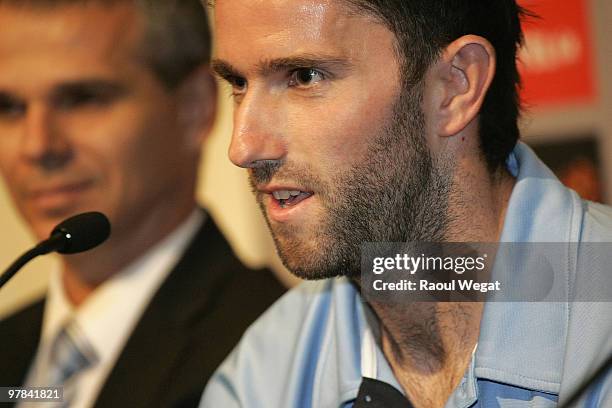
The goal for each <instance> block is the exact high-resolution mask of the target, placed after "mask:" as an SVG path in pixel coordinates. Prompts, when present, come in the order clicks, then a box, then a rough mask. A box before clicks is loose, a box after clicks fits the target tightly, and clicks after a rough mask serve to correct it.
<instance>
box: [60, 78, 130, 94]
mask: <svg viewBox="0 0 612 408" xmlns="http://www.w3.org/2000/svg"><path fill="white" fill-rule="evenodd" d="M82 91H88V92H95V93H103V94H106V95H112V94H122V93H125V92H127V86H126V85H125V84H123V83H121V82H120V81H114V80H106V79H80V80H75V81H68V82H64V83H62V84H60V85H58V86H57V87H56V88H55V89H54V90H53V93H54V94H65V93H73V92H82Z"/></svg>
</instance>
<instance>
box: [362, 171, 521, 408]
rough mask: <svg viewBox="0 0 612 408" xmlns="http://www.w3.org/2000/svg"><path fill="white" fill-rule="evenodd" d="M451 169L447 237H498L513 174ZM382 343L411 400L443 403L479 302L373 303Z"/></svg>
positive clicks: (474, 336)
mask: <svg viewBox="0 0 612 408" xmlns="http://www.w3.org/2000/svg"><path fill="white" fill-rule="evenodd" d="M461 167H462V166H461V165H459V168H460V170H459V171H457V172H456V173H455V177H456V179H455V183H454V184H455V185H454V189H453V192H452V193H451V197H450V198H449V208H448V214H449V219H451V220H453V224H450V225H448V229H447V234H446V235H445V238H444V239H445V241H448V242H484V243H486V242H497V241H498V240H499V237H500V236H501V232H502V229H503V223H504V218H505V213H506V209H507V205H508V201H509V198H510V194H511V192H512V189H513V186H514V179H513V178H512V177H511V176H510V175H509V174H508V173H507V172H505V171H499V172H498V173H496V174H495V175H493V176H491V175H489V174H488V173H487V172H486V170H485V169H484V167H483V166H478V167H472V166H471V164H468V165H467V166H465V168H463V169H461ZM370 305H371V307H372V309H373V310H374V312H375V313H376V315H377V316H378V319H379V321H380V325H381V344H382V349H383V352H384V354H385V356H386V357H387V359H388V361H389V363H390V365H391V368H392V369H393V372H394V374H395V377H396V378H397V379H398V381H399V383H400V384H401V386H402V388H403V389H404V391H405V392H406V394H407V395H408V397H409V398H410V400H411V402H412V403H413V405H414V406H415V407H417V408H419V407H428V408H429V407H443V406H444V405H445V403H446V401H447V400H448V398H449V397H450V395H451V394H452V392H453V390H454V389H455V388H456V387H457V385H458V384H459V382H460V381H461V378H462V377H463V375H464V373H465V371H466V369H467V367H468V365H469V363H470V360H471V357H472V352H473V350H474V348H475V346H476V344H477V342H478V335H479V331H480V320H481V317H482V311H483V303H476V302H473V303H467V302H461V303H460V302H440V303H435V302H430V303H426V302H423V303H411V304H410V303H408V304H401V303H384V302H383V303H371V304H370Z"/></svg>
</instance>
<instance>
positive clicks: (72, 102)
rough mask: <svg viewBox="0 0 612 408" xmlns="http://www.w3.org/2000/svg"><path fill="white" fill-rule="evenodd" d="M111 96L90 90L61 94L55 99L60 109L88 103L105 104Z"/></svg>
mask: <svg viewBox="0 0 612 408" xmlns="http://www.w3.org/2000/svg"><path fill="white" fill-rule="evenodd" d="M111 99H112V98H111V97H108V96H107V95H100V94H95V93H90V92H75V93H71V94H68V95H62V96H60V97H58V98H57V99H56V101H55V102H56V103H55V104H56V106H57V107H58V108H62V109H70V108H77V107H79V106H88V105H106V104H108V103H109V102H110V100H111Z"/></svg>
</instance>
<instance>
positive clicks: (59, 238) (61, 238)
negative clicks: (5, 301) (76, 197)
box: [0, 232, 70, 288]
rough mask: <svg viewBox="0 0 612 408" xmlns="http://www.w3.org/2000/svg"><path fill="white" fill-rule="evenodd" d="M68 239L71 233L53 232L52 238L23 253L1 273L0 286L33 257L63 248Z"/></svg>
mask: <svg viewBox="0 0 612 408" xmlns="http://www.w3.org/2000/svg"><path fill="white" fill-rule="evenodd" d="M66 239H70V234H68V233H63V232H58V233H56V234H53V235H52V236H51V238H49V239H46V240H45V241H43V242H41V243H39V244H38V245H36V246H35V247H34V248H32V249H30V250H29V251H27V252H26V253H24V254H23V255H21V256H20V257H19V258H17V260H16V261H15V262H13V263H12V264H11V265H10V266H9V267H8V268H7V269H6V271H4V273H2V275H0V288H2V287H3V286H4V285H5V284H6V283H7V282H8V281H9V280H10V279H11V278H12V277H13V276H14V275H15V274H16V273H17V272H19V270H20V269H21V268H22V267H23V266H24V265H25V264H26V263H28V262H30V261H31V260H32V259H34V258H36V257H37V256H40V255H46V254H48V253H49V252H53V251H55V250H56V249H58V248H61V247H62V246H63V245H64V243H65V240H66Z"/></svg>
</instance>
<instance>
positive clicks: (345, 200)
mask: <svg viewBox="0 0 612 408" xmlns="http://www.w3.org/2000/svg"><path fill="white" fill-rule="evenodd" d="M420 107H421V89H420V86H417V87H414V88H412V89H411V90H410V91H405V92H404V93H403V94H402V95H401V96H400V97H399V98H398V100H397V101H396V102H395V104H394V106H393V108H392V114H391V115H390V118H389V119H387V121H386V124H385V125H383V126H382V129H381V131H380V133H379V134H378V135H376V136H375V137H374V140H373V142H372V144H371V145H370V147H369V148H368V150H367V153H366V156H365V160H363V161H362V162H360V163H358V164H357V165H356V166H354V167H353V168H351V169H349V170H348V171H345V172H343V173H341V174H339V175H337V176H335V177H334V178H333V179H332V181H331V182H329V183H321V181H320V180H319V179H318V178H317V177H315V176H314V175H313V174H312V173H311V172H309V171H307V170H304V169H292V168H291V167H290V166H287V168H286V169H283V164H282V163H280V162H269V163H264V164H263V166H261V167H259V168H255V169H253V170H252V172H251V184H252V185H256V183H264V182H266V181H269V180H270V179H271V178H272V177H273V175H274V174H275V173H276V172H279V173H282V174H283V175H287V174H289V175H291V177H292V178H291V179H292V180H296V181H299V182H300V184H303V185H308V186H309V187H314V190H315V191H316V194H317V195H318V198H319V201H320V203H321V204H322V206H323V211H322V213H321V217H320V221H319V222H318V223H317V224H316V225H315V226H309V227H308V231H304V230H303V229H301V228H300V229H297V230H294V229H291V228H290V227H289V226H285V225H273V224H271V223H270V220H269V219H268V217H267V214H266V211H265V207H264V205H263V203H262V200H261V196H258V202H259V205H260V207H261V209H262V212H263V214H264V217H265V219H266V222H267V223H268V226H269V227H270V229H271V231H272V236H273V238H274V241H275V244H276V248H277V251H278V254H279V256H280V258H281V260H282V261H283V264H284V265H285V266H286V267H287V268H288V269H289V270H290V271H291V272H292V273H293V274H294V275H296V276H298V277H300V278H303V279H309V280H314V279H325V278H332V277H337V276H347V277H350V278H358V277H359V276H360V273H361V244H362V243H365V242H410V241H425V242H436V241H442V240H443V237H444V235H445V233H446V229H447V225H448V214H447V208H448V199H449V195H450V191H451V180H452V170H451V168H452V166H451V165H450V163H449V162H448V161H446V160H444V159H442V158H438V159H436V158H434V157H433V156H432V155H431V153H430V150H429V148H428V147H427V143H426V140H425V119H424V114H423V112H422V110H421V108H420ZM308 238H310V240H308Z"/></svg>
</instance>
